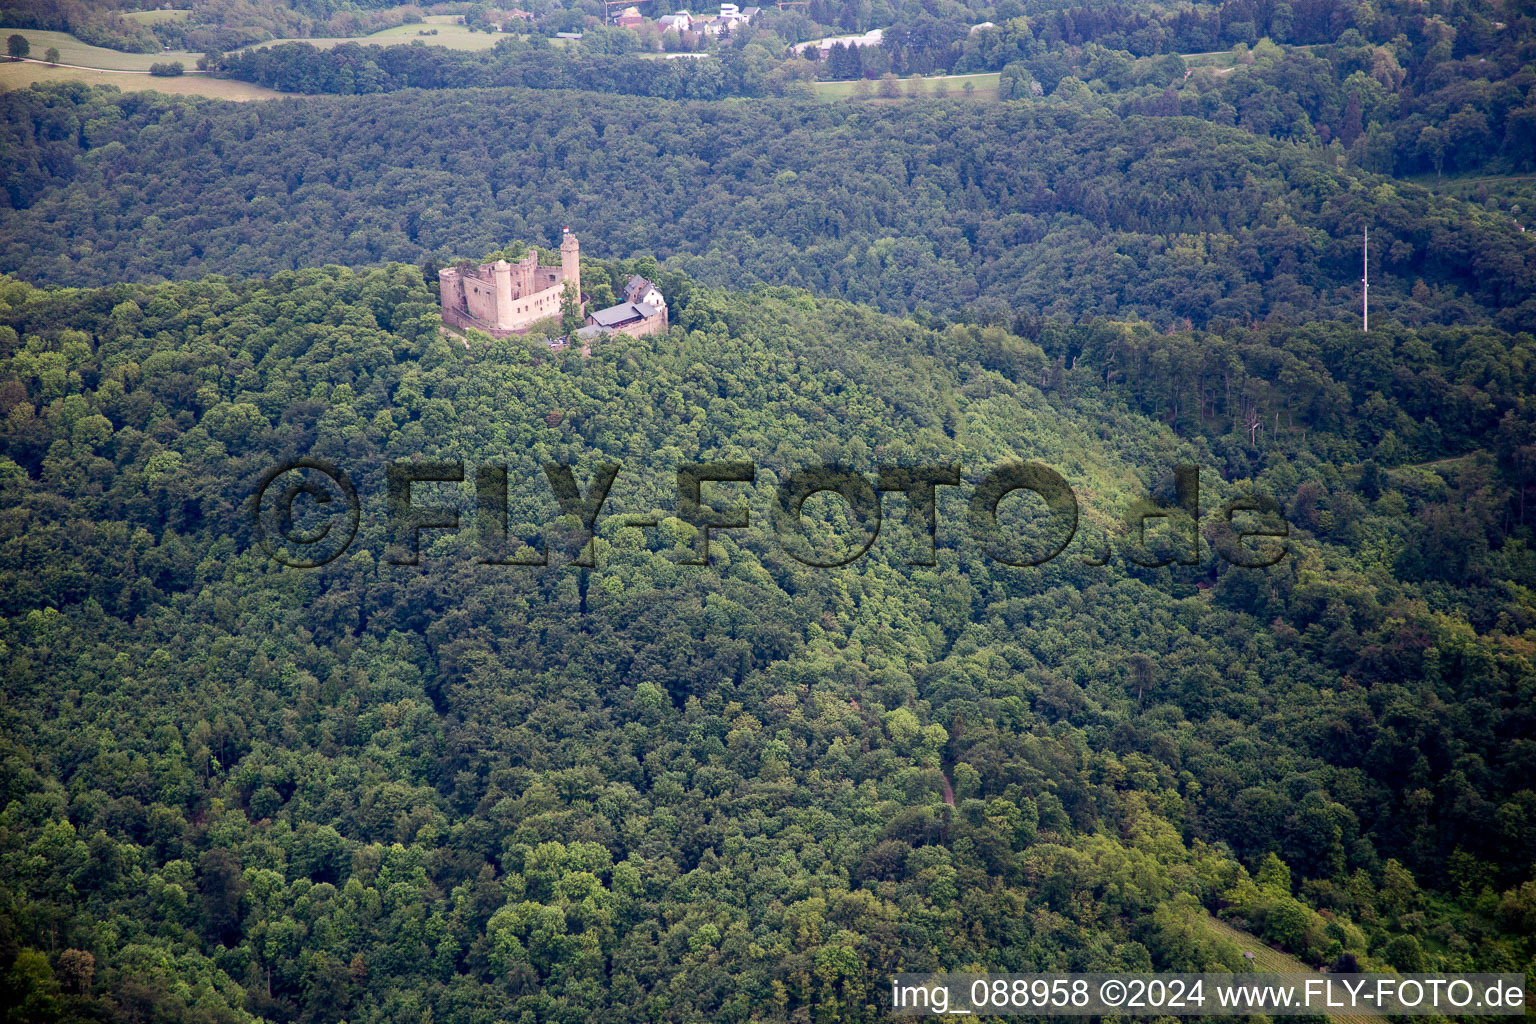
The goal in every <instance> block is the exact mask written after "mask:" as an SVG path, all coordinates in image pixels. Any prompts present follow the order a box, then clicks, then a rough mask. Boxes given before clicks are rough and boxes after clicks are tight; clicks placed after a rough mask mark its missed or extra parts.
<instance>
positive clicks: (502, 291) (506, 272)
mask: <svg viewBox="0 0 1536 1024" xmlns="http://www.w3.org/2000/svg"><path fill="white" fill-rule="evenodd" d="M491 281H492V284H493V286H494V288H495V294H496V314H495V316H494V317H493V318H492V321H491V322H492V324H493V326H495V327H497V328H498V329H500V330H506V329H508V328H510V327H512V325H513V323H514V322H515V321H514V319H513V314H512V264H510V263H508V262H507V261H506V260H497V261H496V262H495V263H492V264H491Z"/></svg>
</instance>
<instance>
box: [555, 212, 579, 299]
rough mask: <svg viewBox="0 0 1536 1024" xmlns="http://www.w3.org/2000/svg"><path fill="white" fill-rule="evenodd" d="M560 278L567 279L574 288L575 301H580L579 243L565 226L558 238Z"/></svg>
mask: <svg viewBox="0 0 1536 1024" xmlns="http://www.w3.org/2000/svg"><path fill="white" fill-rule="evenodd" d="M560 280H562V281H569V282H570V283H571V284H572V285H574V286H575V288H576V301H578V302H580V301H581V243H580V242H578V241H576V236H575V235H573V234H571V229H570V228H566V229H565V232H564V237H563V238H562V239H561V240H560Z"/></svg>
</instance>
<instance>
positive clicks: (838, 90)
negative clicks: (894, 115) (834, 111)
mask: <svg viewBox="0 0 1536 1024" xmlns="http://www.w3.org/2000/svg"><path fill="white" fill-rule="evenodd" d="M999 77H1000V76H999V75H998V73H997V72H995V71H993V72H988V73H987V74H981V75H934V76H932V77H929V78H919V79H918V81H921V82H922V83H923V95H924V96H926V97H930V98H931V97H933V96H934V95H936V88H937V86H938V83H940V82H943V83H944V85H945V87H946V88H947V89H948V90H949V95H950V97H951V98H954V99H965V98H966V95H965V92H964V91H963V90H964V88H965V83H966V82H970V83H971V84H972V85H974V86H976V92H975V94H974V96H973V97H972V98H974V99H978V100H995V99H997V83H998V78H999ZM912 81H913V79H911V78H903V79H901V98H902V99H906V98H907V97H908V93H909V92H910V91H911V88H912V85H911V83H912ZM813 84H814V85H815V87H816V94H817V95H818V96H820V97H821V98H822V99H824V100H851V99H853V98H854V95H855V93H854V90H855V88H856V87H857V86H858V83H857V82H815V83H813ZM878 88H879V83H877V82H870V83H869V97H870V99H875V98H876V96H875V91H876V90H877V89H878ZM884 102H887V103H892V102H895V101H894V100H885V101H884Z"/></svg>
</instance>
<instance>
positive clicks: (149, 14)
mask: <svg viewBox="0 0 1536 1024" xmlns="http://www.w3.org/2000/svg"><path fill="white" fill-rule="evenodd" d="M191 16H192V12H191V11H124V12H123V17H125V18H132V19H133V20H134V21H136V22H138V23H139V24H141V25H160V24H164V23H165V22H167V21H179V20H181V19H182V18H188V17H191Z"/></svg>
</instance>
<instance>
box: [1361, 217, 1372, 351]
mask: <svg viewBox="0 0 1536 1024" xmlns="http://www.w3.org/2000/svg"><path fill="white" fill-rule="evenodd" d="M1360 268H1361V270H1362V271H1363V273H1364V276H1363V277H1361V278H1360V284H1361V286H1362V287H1361V289H1360V330H1361V331H1369V330H1370V329H1371V307H1370V300H1371V229H1370V227H1369V226H1367V227H1366V229H1365V241H1364V242H1363V243H1362V244H1361V246H1360Z"/></svg>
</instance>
